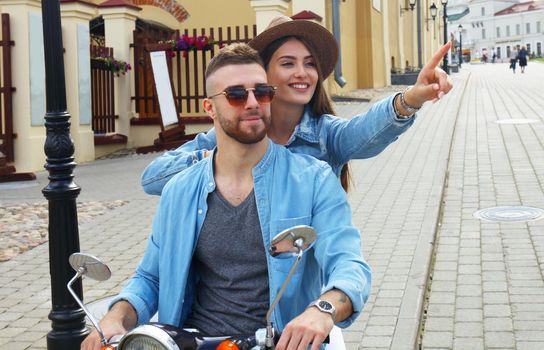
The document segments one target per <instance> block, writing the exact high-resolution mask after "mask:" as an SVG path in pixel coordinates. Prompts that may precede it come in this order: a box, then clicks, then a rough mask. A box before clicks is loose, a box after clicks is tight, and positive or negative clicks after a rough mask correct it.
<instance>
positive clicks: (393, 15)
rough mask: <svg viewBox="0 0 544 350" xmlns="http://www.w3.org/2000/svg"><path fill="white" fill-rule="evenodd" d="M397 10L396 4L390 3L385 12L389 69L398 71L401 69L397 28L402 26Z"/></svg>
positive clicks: (394, 2)
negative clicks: (387, 30) (387, 28)
mask: <svg viewBox="0 0 544 350" xmlns="http://www.w3.org/2000/svg"><path fill="white" fill-rule="evenodd" d="M399 9H400V8H399V6H397V2H396V1H391V3H390V6H389V7H388V11H387V12H388V13H387V17H388V26H389V55H390V57H389V63H390V66H391V69H400V67H401V57H400V56H401V55H400V53H401V47H400V41H399V26H402V23H401V22H400V21H399V11H400V10H399ZM386 73H389V72H386Z"/></svg>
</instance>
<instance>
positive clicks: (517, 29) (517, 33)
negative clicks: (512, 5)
mask: <svg viewBox="0 0 544 350" xmlns="http://www.w3.org/2000/svg"><path fill="white" fill-rule="evenodd" d="M520 34H521V25H519V24H516V35H520Z"/></svg>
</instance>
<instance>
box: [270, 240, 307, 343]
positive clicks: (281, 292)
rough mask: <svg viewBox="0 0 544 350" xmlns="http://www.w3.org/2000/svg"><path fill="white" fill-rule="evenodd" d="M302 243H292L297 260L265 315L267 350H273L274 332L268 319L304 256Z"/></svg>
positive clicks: (297, 241) (301, 241) (299, 241)
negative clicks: (296, 251) (296, 249)
mask: <svg viewBox="0 0 544 350" xmlns="http://www.w3.org/2000/svg"><path fill="white" fill-rule="evenodd" d="M303 243H304V240H303V239H300V238H299V239H297V240H296V241H295V242H294V245H295V247H297V248H298V253H297V259H296V260H295V262H294V263H293V266H292V267H291V269H290V270H289V273H288V274H287V278H285V281H284V282H283V284H282V286H281V289H280V291H279V292H278V295H276V298H275V299H274V302H273V303H272V305H270V308H269V309H268V312H267V313H266V340H265V346H266V348H267V349H274V348H275V345H274V331H273V327H272V320H271V319H270V318H271V316H272V312H273V311H274V308H275V307H276V305H278V302H279V301H280V299H281V297H282V296H283V293H284V292H285V289H287V285H288V284H289V281H290V280H291V277H293V274H294V273H295V270H296V268H297V266H298V263H299V262H300V260H301V259H302V255H303V254H304V250H302V249H301V247H302V245H303Z"/></svg>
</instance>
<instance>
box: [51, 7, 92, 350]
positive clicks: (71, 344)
mask: <svg viewBox="0 0 544 350" xmlns="http://www.w3.org/2000/svg"><path fill="white" fill-rule="evenodd" d="M42 22H43V42H44V55H45V89H46V96H47V103H46V104H47V112H46V114H45V127H46V129H47V137H46V140H45V145H44V150H45V155H46V156H47V159H46V164H45V168H46V169H47V170H48V171H49V184H48V185H47V186H46V187H45V188H44V189H43V190H42V193H43V195H44V196H45V198H47V200H48V202H49V273H50V274H51V303H52V310H51V312H50V313H49V319H50V320H51V326H52V328H53V329H52V330H51V331H50V332H49V333H47V348H48V349H49V350H53V349H55V350H56V349H63V350H77V349H79V348H80V344H81V342H82V341H83V339H84V338H85V337H86V336H87V335H88V333H89V330H88V329H87V328H86V327H85V314H84V313H83V310H81V308H80V307H79V306H78V305H77V303H76V302H75V301H74V299H73V298H72V296H71V295H70V294H69V292H68V289H67V288H66V284H67V283H68V281H69V280H70V279H71V277H72V276H73V273H74V271H72V268H71V267H70V265H69V263H68V257H69V256H70V255H71V254H72V253H74V252H77V251H79V231H78V225H77V208H76V197H77V196H78V195H79V192H80V188H79V187H78V186H77V185H76V184H75V183H74V182H73V181H72V180H73V177H74V175H73V173H72V171H73V169H74V167H75V166H76V163H75V162H74V143H73V142H72V139H71V137H70V121H69V119H70V114H68V112H67V110H66V86H65V80H64V58H63V47H62V30H61V24H60V0H42ZM74 290H75V291H76V293H78V294H79V296H82V294H83V293H82V287H81V280H79V281H77V282H76V284H75V285H74Z"/></svg>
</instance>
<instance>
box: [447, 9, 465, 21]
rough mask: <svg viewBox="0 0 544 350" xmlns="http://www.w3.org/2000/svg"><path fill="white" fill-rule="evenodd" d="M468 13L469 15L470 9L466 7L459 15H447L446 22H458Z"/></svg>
mask: <svg viewBox="0 0 544 350" xmlns="http://www.w3.org/2000/svg"><path fill="white" fill-rule="evenodd" d="M469 13H470V9H469V8H468V6H467V7H465V9H464V10H463V11H462V12H460V13H454V14H451V15H450V14H449V13H448V21H450V22H455V21H458V20H460V19H461V18H463V17H465V16H466V15H468V14H469Z"/></svg>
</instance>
